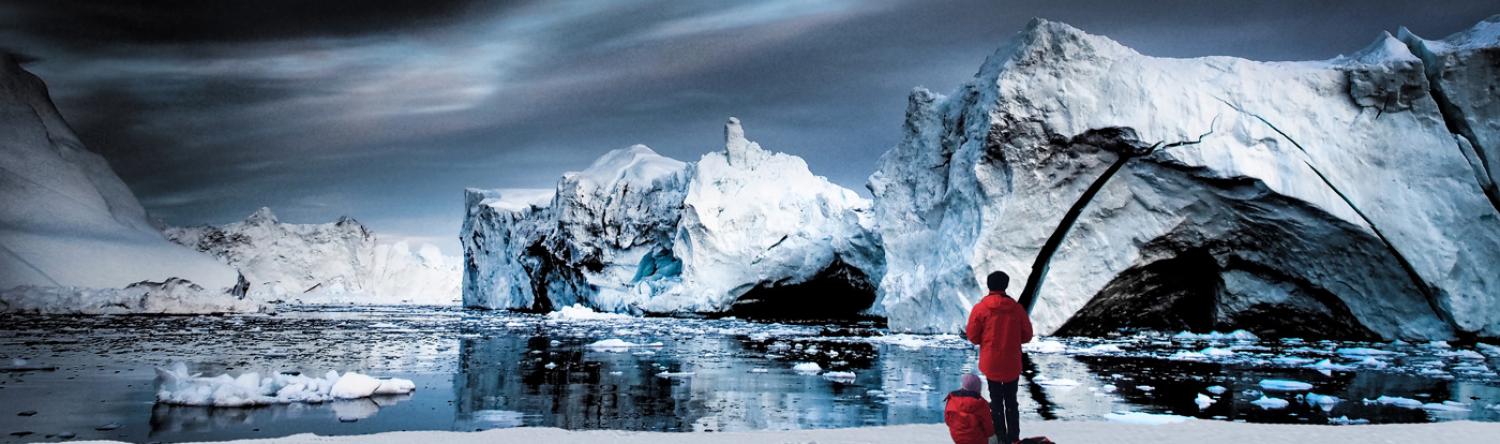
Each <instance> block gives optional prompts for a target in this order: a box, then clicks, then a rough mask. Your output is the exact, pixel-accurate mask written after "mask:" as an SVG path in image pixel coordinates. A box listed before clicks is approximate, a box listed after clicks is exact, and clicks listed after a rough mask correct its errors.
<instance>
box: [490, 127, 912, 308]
mask: <svg viewBox="0 0 1500 444" xmlns="http://www.w3.org/2000/svg"><path fill="white" fill-rule="evenodd" d="M465 205H466V207H467V208H468V210H467V217H466V219H465V222H464V228H463V231H462V233H461V236H460V238H461V240H462V242H463V244H464V250H465V261H466V262H465V269H464V303H465V305H468V306H474V307H484V308H513V309H527V310H536V311H545V310H550V309H555V308H559V307H563V306H568V305H572V304H583V305H586V306H589V307H593V308H596V309H600V310H606V311H614V312H630V313H648V312H649V313H744V314H746V315H768V316H770V315H786V316H793V317H796V316H822V315H825V314H828V313H825V312H828V311H834V312H849V313H859V312H865V311H867V309H871V308H872V307H873V308H874V309H875V310H878V308H879V306H878V305H872V304H873V302H874V294H875V293H874V283H875V282H878V279H879V276H880V269H881V268H882V267H881V261H882V260H883V257H882V255H881V253H880V247H879V241H878V237H876V236H875V234H874V233H873V223H872V220H871V219H870V213H869V205H870V203H869V202H868V201H867V200H865V199H863V198H861V197H859V196H858V195H857V194H855V193H854V192H853V191H850V190H848V189H844V188H841V187H838V186H836V185H834V184H832V183H830V182H828V180H827V179H825V178H823V177H820V176H816V175H813V174H812V172H811V171H809V170H808V168H807V164H806V163H805V162H803V161H802V159H800V158H798V157H796V156H792V155H788V154H784V153H773V152H770V151H767V150H765V149H762V148H761V147H760V146H759V145H758V144H756V143H754V142H751V141H749V140H747V139H746V138H745V136H744V131H743V129H742V128H741V126H740V123H739V121H738V120H736V119H730V121H729V123H728V124H726V127H725V147H724V150H723V151H716V152H711V153H708V154H706V155H704V156H703V158H702V159H700V160H699V161H698V162H696V163H684V162H680V161H677V160H673V159H670V158H666V157H663V156H661V155H659V154H656V153H655V152H653V151H652V150H651V149H650V148H647V147H645V146H642V145H636V146H632V147H629V148H625V149H620V150H615V151H611V152H609V153H608V154H605V155H604V156H603V157H601V158H599V160H597V161H596V162H594V164H593V165H591V166H589V168H588V169H585V170H583V171H580V172H573V173H567V174H565V175H563V177H562V179H561V180H560V181H559V182H558V185H557V187H556V189H555V192H552V193H546V192H538V191H536V190H492V191H486V190H473V189H471V190H468V191H466V192H465Z"/></svg>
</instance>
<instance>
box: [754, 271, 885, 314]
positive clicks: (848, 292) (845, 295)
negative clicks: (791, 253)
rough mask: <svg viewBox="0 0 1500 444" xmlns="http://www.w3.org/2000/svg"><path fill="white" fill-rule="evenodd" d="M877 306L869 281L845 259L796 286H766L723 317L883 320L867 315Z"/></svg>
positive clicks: (792, 284)
mask: <svg viewBox="0 0 1500 444" xmlns="http://www.w3.org/2000/svg"><path fill="white" fill-rule="evenodd" d="M874 304H875V284H874V283H873V282H871V281H870V277H869V276H868V275H866V274H865V273H864V272H863V271H860V270H859V269H858V268H855V267H854V266H851V265H849V264H848V263H847V262H844V261H843V260H842V259H839V258H834V260H833V262H832V263H830V264H829V265H828V267H826V268H824V269H823V271H821V272H819V273H818V274H817V275H815V276H813V277H812V278H810V279H807V280H805V281H802V282H796V283H786V282H767V283H762V284H760V285H757V286H755V287H753V288H751V289H750V290H748V291H746V292H745V293H744V294H742V295H740V297H739V298H737V299H735V301H734V304H732V305H731V306H730V307H729V310H728V311H727V312H725V313H724V314H725V315H726V316H734V317H738V318H741V319H750V320H757V321H861V320H876V321H879V320H881V319H880V318H877V317H873V316H869V315H867V314H866V312H867V311H868V310H869V309H870V307H871V306H872V305H874Z"/></svg>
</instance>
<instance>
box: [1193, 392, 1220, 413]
mask: <svg viewBox="0 0 1500 444" xmlns="http://www.w3.org/2000/svg"><path fill="white" fill-rule="evenodd" d="M1193 402H1194V403H1197V404H1198V410H1203V409H1206V408H1208V407H1209V406H1211V405H1214V402H1217V401H1216V400H1214V398H1210V397H1208V395H1205V394H1202V393H1199V394H1198V397H1196V398H1193Z"/></svg>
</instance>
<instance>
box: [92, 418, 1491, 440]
mask: <svg viewBox="0 0 1500 444" xmlns="http://www.w3.org/2000/svg"><path fill="white" fill-rule="evenodd" d="M1022 427H1023V429H1022V434H1023V435H1025V436H1034V435H1046V436H1048V437H1050V438H1052V440H1054V441H1057V442H1064V443H1067V442H1072V443H1090V442H1112V443H1151V444H1172V443H1202V442H1215V443H1220V444H1234V443H1262V442H1318V443H1324V444H1326V443H1341V442H1348V443H1364V442H1403V441H1405V442H1443V443H1479V442H1492V441H1490V440H1491V439H1493V437H1494V436H1500V423H1482V422H1469V421H1457V422H1446V423H1439V424H1390V425H1364V426H1317V425H1289V424H1245V423H1234V422H1220V421H1188V422H1183V423H1177V424H1166V425H1157V426H1151V425H1135V424H1118V423H1110V422H1098V421H1044V422H1028V423H1024V424H1023V425H1022ZM85 442H117V441H85ZM226 442H244V443H249V442H255V443H259V444H292V443H374V444H381V443H391V444H395V443H412V442H443V443H447V444H467V443H475V444H479V443H494V442H546V443H594V442H611V443H621V444H628V443H640V444H676V443H683V444H688V443H691V444H712V443H724V444H729V443H759V442H817V443H893V444H894V443H900V444H910V443H944V442H950V440H949V437H948V430H947V429H946V428H945V427H944V426H943V425H942V424H921V425H902V426H889V427H861V428H849V429H821V430H793V431H756V432H724V433H669V432H627V431H619V430H586V431H569V430H563V429H556V428H539V427H519V428H509V429H494V430H486V431H482V432H437V431H428V432H387V433H377V434H371V435H347V436H318V435H313V434H300V435H292V436H286V437H281V438H271V439H256V440H238V441H226Z"/></svg>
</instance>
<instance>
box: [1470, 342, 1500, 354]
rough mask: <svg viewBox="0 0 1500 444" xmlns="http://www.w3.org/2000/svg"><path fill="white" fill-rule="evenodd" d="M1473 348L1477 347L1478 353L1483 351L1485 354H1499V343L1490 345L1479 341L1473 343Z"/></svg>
mask: <svg viewBox="0 0 1500 444" xmlns="http://www.w3.org/2000/svg"><path fill="white" fill-rule="evenodd" d="M1474 348H1478V349H1479V352H1480V353H1484V354H1486V355H1490V356H1500V345H1490V344H1486V343H1483V342H1480V343H1478V344H1474Z"/></svg>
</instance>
